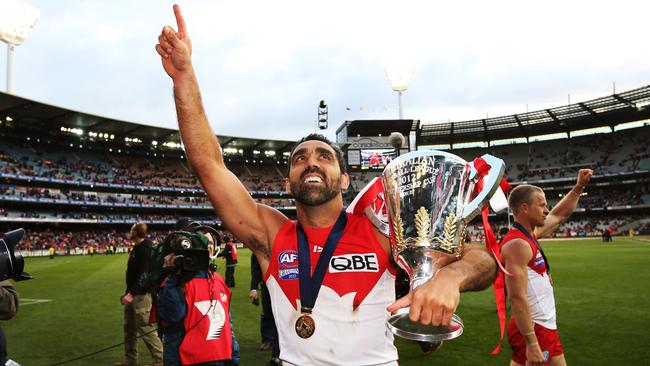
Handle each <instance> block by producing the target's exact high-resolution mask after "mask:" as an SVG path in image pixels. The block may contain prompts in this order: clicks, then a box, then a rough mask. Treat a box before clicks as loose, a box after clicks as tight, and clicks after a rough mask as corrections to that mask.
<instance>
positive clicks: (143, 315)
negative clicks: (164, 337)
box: [114, 223, 163, 366]
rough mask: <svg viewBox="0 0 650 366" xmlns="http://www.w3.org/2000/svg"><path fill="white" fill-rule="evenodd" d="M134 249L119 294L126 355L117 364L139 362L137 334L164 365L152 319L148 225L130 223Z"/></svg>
mask: <svg viewBox="0 0 650 366" xmlns="http://www.w3.org/2000/svg"><path fill="white" fill-rule="evenodd" d="M131 241H132V242H133V249H132V250H131V252H130V253H129V260H128V262H127V266H126V291H125V292H124V295H122V296H121V297H120V303H122V305H124V358H123V359H122V360H121V361H118V362H116V363H115V364H114V366H131V365H137V363H138V335H139V336H141V337H142V339H143V340H144V343H145V344H146V345H147V348H148V349H149V352H150V353H151V357H152V359H153V362H152V363H151V364H150V365H151V366H158V365H159V366H162V364H163V363H162V359H163V347H162V342H161V341H160V338H158V334H157V333H156V328H155V327H154V326H153V325H152V324H150V323H149V315H150V312H151V304H152V300H151V293H150V286H149V285H150V283H149V258H150V257H151V248H152V246H153V243H152V242H151V240H149V239H147V225H146V224H144V223H137V224H134V225H133V226H132V227H131Z"/></svg>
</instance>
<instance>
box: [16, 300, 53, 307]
mask: <svg viewBox="0 0 650 366" xmlns="http://www.w3.org/2000/svg"><path fill="white" fill-rule="evenodd" d="M50 301H52V299H20V306H25V305H34V304H42V303H44V302H50Z"/></svg>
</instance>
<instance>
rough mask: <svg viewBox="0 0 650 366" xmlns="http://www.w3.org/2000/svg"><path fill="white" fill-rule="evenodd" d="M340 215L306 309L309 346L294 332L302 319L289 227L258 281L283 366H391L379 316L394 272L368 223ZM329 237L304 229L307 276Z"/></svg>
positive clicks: (292, 227)
mask: <svg viewBox="0 0 650 366" xmlns="http://www.w3.org/2000/svg"><path fill="white" fill-rule="evenodd" d="M347 215H348V221H347V225H346V227H345V230H344V232H343V236H342V237H341V240H340V241H339V243H338V246H337V247H336V250H335V251H334V254H333V256H332V258H331V260H330V263H329V266H328V269H327V270H326V273H325V278H324V279H323V284H322V286H321V287H320V292H319V293H318V298H317V299H316V304H315V305H314V308H313V312H312V315H311V316H312V317H313V318H314V321H315V323H316V326H315V328H316V330H315V332H314V334H313V335H312V336H311V337H309V338H306V339H303V338H300V337H299V336H298V335H297V334H296V330H295V324H296V320H297V319H298V318H299V317H300V315H301V313H300V292H299V280H298V249H297V248H298V245H297V234H296V222H295V221H287V222H286V223H285V224H284V225H283V226H282V228H280V231H279V232H278V234H277V236H276V237H275V240H274V241H273V250H272V254H271V260H270V263H269V267H268V270H267V272H266V273H265V275H264V279H265V281H266V285H267V287H268V289H269V293H270V295H271V302H272V306H273V315H274V316H275V323H276V324H277V328H278V335H279V338H280V352H281V353H280V358H281V359H282V360H283V362H285V364H289V365H291V364H294V365H301V366H306V365H319V366H321V365H336V366H345V365H355V366H359V365H397V358H398V356H397V349H396V348H395V346H394V345H393V334H392V333H391V332H390V331H389V330H388V329H387V327H386V321H387V319H388V317H389V315H390V313H389V312H388V311H386V308H387V307H388V305H390V304H392V303H393V301H395V271H394V269H393V267H392V266H391V264H390V262H389V256H388V254H387V253H386V251H385V250H384V249H383V248H382V246H381V244H380V243H379V242H378V241H377V238H376V237H375V233H374V232H373V229H372V224H371V223H370V221H369V220H368V219H367V218H366V217H365V216H361V215H353V214H347ZM331 229H332V228H331V227H329V228H308V227H304V230H305V234H306V235H307V239H308V241H309V248H310V255H311V256H310V265H311V270H312V273H313V271H314V269H315V267H316V263H317V262H318V258H319V256H320V253H321V252H322V250H323V246H324V244H325V241H326V240H327V236H328V235H329V233H330V231H331Z"/></svg>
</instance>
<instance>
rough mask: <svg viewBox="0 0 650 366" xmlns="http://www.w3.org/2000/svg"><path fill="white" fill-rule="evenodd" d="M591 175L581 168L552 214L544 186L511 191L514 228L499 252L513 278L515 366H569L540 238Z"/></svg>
mask: <svg viewBox="0 0 650 366" xmlns="http://www.w3.org/2000/svg"><path fill="white" fill-rule="evenodd" d="M592 174H593V171H592V170H591V169H581V170H580V171H579V172H578V179H577V182H576V184H575V186H574V187H573V188H572V189H571V190H570V191H569V193H567V194H566V195H565V196H564V197H563V198H562V200H560V202H558V203H557V204H556V205H555V207H553V210H551V211H550V212H549V210H548V207H547V206H546V197H545V196H544V191H543V190H542V189H541V188H539V187H536V186H532V185H527V184H522V185H519V186H517V187H515V189H513V190H512V192H510V196H509V198H508V205H509V206H510V209H511V210H512V212H513V215H514V217H515V224H514V225H513V228H512V229H511V230H510V231H509V232H508V233H507V234H506V235H505V237H504V238H503V241H502V243H503V244H502V249H501V253H502V258H503V262H504V265H505V267H506V270H508V271H509V272H510V273H511V274H512V276H505V279H506V288H507V290H508V296H509V297H510V307H511V309H512V318H511V319H510V324H509V325H508V342H509V343H510V347H511V348H512V350H513V355H512V361H511V362H510V365H511V366H516V365H523V364H526V365H535V366H537V365H549V364H550V365H554V366H555V365H558V366H561V365H566V360H565V359H564V350H563V348H562V344H561V343H560V339H559V337H558V334H557V324H556V320H555V299H554V296H553V287H552V285H553V281H552V280H551V277H550V266H549V264H548V261H547V259H546V256H545V255H544V251H543V250H542V247H541V246H540V245H539V242H538V241H537V238H538V237H542V236H545V235H548V234H550V233H551V232H553V230H555V228H557V227H558V226H559V225H560V224H561V223H563V222H564V221H566V219H568V218H569V216H570V215H571V214H572V213H573V211H574V210H575V208H576V205H577V204H578V200H579V199H580V194H581V193H582V191H583V190H584V188H585V186H586V185H587V183H589V180H590V179H591V175H592Z"/></svg>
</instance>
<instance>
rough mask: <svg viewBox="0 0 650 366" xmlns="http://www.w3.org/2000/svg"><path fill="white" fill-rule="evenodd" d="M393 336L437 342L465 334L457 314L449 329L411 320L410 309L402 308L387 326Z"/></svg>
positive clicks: (392, 316)
mask: <svg viewBox="0 0 650 366" xmlns="http://www.w3.org/2000/svg"><path fill="white" fill-rule="evenodd" d="M386 325H387V326H388V329H390V331H391V332H393V334H395V335H397V336H400V337H402V338H406V339H410V340H413V341H424V342H436V341H446V340H449V339H454V338H457V337H459V336H460V335H461V334H463V321H462V320H460V317H459V316H458V315H456V314H454V315H452V317H451V325H450V326H448V327H443V326H438V327H434V326H432V325H423V324H420V323H414V322H412V321H411V320H410V319H409V308H402V309H399V310H398V311H396V312H395V314H393V315H391V316H390V318H388V323H387V324H386Z"/></svg>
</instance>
